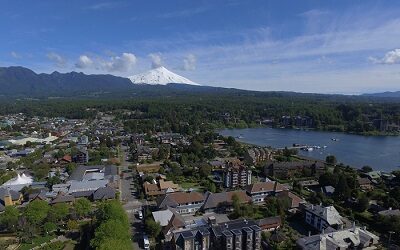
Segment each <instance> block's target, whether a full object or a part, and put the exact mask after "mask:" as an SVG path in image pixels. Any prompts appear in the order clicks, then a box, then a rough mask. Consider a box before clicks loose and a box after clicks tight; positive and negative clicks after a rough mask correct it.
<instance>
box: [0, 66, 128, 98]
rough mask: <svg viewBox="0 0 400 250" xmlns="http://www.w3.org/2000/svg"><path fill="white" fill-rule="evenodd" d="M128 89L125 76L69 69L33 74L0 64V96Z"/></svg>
mask: <svg viewBox="0 0 400 250" xmlns="http://www.w3.org/2000/svg"><path fill="white" fill-rule="evenodd" d="M131 88H132V83H131V82H130V81H129V79H127V78H123V77H117V76H113V75H86V74H84V73H78V72H69V73H59V72H57V71H55V72H53V73H51V74H45V73H41V74H37V73H35V72H34V71H32V70H30V69H28V68H24V67H19V66H12V67H0V89H1V91H0V95H6V96H7V95H22V96H48V95H55V96H58V95H59V96H66V95H75V94H84V93H93V92H115V91H123V90H127V89H131Z"/></svg>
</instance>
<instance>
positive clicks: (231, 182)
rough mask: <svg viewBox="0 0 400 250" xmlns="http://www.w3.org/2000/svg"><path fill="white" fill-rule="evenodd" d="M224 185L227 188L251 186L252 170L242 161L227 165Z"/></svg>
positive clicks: (230, 162)
mask: <svg viewBox="0 0 400 250" xmlns="http://www.w3.org/2000/svg"><path fill="white" fill-rule="evenodd" d="M223 183H224V186H225V187H226V188H236V187H245V186H247V185H250V184H251V170H250V169H249V168H248V167H247V166H245V165H243V164H242V163H241V162H240V161H228V162H226V163H225V170H224V173H223Z"/></svg>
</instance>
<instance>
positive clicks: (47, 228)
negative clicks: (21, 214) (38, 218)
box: [43, 222, 57, 234]
mask: <svg viewBox="0 0 400 250" xmlns="http://www.w3.org/2000/svg"><path fill="white" fill-rule="evenodd" d="M43 229H44V231H45V232H46V234H49V233H51V232H53V231H55V230H56V229H57V226H56V224H54V223H53V222H46V223H44V225H43Z"/></svg>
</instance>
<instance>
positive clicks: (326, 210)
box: [304, 205, 344, 232]
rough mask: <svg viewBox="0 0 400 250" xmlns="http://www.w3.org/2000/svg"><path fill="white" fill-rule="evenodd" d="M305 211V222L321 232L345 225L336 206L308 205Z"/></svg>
mask: <svg viewBox="0 0 400 250" xmlns="http://www.w3.org/2000/svg"><path fill="white" fill-rule="evenodd" d="M304 211H305V222H306V223H307V224H308V225H310V226H312V227H313V228H315V229H316V230H318V231H320V232H322V231H324V230H325V229H327V228H336V229H338V228H340V227H341V226H342V225H344V222H343V218H342V216H341V215H340V214H339V212H338V211H337V210H336V208H335V207H334V206H329V207H323V206H321V205H306V206H305V210H304Z"/></svg>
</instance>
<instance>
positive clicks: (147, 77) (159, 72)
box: [128, 66, 199, 85]
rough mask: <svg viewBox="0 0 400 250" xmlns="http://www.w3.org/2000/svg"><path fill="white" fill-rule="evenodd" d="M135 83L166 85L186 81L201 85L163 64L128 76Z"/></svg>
mask: <svg viewBox="0 0 400 250" xmlns="http://www.w3.org/2000/svg"><path fill="white" fill-rule="evenodd" d="M128 78H129V79H130V80H131V81H132V82H133V83H135V84H155V85H156V84H160V85H166V84H168V83H184V84H191V85H199V84H197V83H195V82H192V81H191V80H189V79H187V78H185V77H183V76H180V75H178V74H175V73H174V72H171V71H169V70H168V69H166V68H165V67H163V66H161V67H158V68H155V69H152V70H149V71H146V72H144V73H141V74H137V75H134V76H130V77H128Z"/></svg>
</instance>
